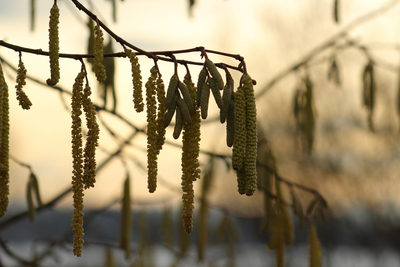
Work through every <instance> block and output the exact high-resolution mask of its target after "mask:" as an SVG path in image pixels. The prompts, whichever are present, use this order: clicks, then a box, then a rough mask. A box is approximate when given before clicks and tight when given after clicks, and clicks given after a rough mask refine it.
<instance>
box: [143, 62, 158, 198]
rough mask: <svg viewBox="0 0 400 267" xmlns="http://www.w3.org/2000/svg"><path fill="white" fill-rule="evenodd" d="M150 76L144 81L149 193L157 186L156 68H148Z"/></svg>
mask: <svg viewBox="0 0 400 267" xmlns="http://www.w3.org/2000/svg"><path fill="white" fill-rule="evenodd" d="M150 73H151V74H150V77H149V79H148V81H147V82H146V85H145V86H146V106H147V175H148V176H147V187H148V189H149V192H150V193H153V192H154V191H156V187H157V169H158V167H157V156H158V149H157V147H158V145H157V143H158V141H157V140H158V135H157V117H156V115H157V114H156V112H157V106H156V79H157V68H156V67H155V66H154V67H152V68H151V70H150Z"/></svg>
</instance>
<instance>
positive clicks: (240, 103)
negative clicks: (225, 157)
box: [232, 87, 246, 171]
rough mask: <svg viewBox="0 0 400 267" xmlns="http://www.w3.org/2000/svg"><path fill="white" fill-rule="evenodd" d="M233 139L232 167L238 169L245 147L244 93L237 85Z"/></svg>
mask: <svg viewBox="0 0 400 267" xmlns="http://www.w3.org/2000/svg"><path fill="white" fill-rule="evenodd" d="M234 130H235V134H234V136H235V140H234V142H233V148H232V167H233V169H234V170H236V171H239V170H241V169H242V168H243V159H244V155H245V148H246V95H245V92H244V89H243V88H242V87H239V88H238V89H237V91H236V94H235V129H234Z"/></svg>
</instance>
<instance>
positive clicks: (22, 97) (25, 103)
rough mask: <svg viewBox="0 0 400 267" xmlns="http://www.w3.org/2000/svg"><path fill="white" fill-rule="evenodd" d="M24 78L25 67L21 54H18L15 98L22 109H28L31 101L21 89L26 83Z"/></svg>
mask: <svg viewBox="0 0 400 267" xmlns="http://www.w3.org/2000/svg"><path fill="white" fill-rule="evenodd" d="M25 80H26V68H25V65H24V62H22V59H21V55H20V56H19V63H18V71H17V78H16V82H17V85H16V86H15V88H16V94H17V100H18V102H19V105H20V106H21V107H22V108H23V109H30V108H31V106H32V102H31V101H30V100H29V98H28V96H27V95H26V94H25V92H24V91H23V90H22V87H23V86H24V85H25V84H26V81H25Z"/></svg>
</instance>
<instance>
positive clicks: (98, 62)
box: [93, 25, 107, 83]
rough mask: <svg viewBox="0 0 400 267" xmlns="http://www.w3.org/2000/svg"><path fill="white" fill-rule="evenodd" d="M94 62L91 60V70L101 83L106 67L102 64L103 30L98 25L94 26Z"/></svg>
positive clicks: (104, 77) (103, 79)
mask: <svg viewBox="0 0 400 267" xmlns="http://www.w3.org/2000/svg"><path fill="white" fill-rule="evenodd" d="M94 35H95V40H94V52H93V55H94V62H93V71H94V73H95V74H96V78H97V80H98V81H99V82H101V83H103V82H104V81H105V80H106V78H107V75H106V69H105V67H104V65H103V47H104V38H103V31H102V30H101V28H100V26H99V25H96V26H94Z"/></svg>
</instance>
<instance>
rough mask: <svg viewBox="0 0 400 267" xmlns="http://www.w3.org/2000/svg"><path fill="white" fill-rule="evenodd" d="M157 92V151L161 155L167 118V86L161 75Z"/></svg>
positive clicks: (157, 83) (158, 79)
mask: <svg viewBox="0 0 400 267" xmlns="http://www.w3.org/2000/svg"><path fill="white" fill-rule="evenodd" d="M156 91H157V101H158V113H157V151H158V154H160V151H161V149H162V147H163V145H164V142H165V127H164V118H165V85H164V81H163V79H162V78H161V74H159V76H158V78H157V82H156Z"/></svg>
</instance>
